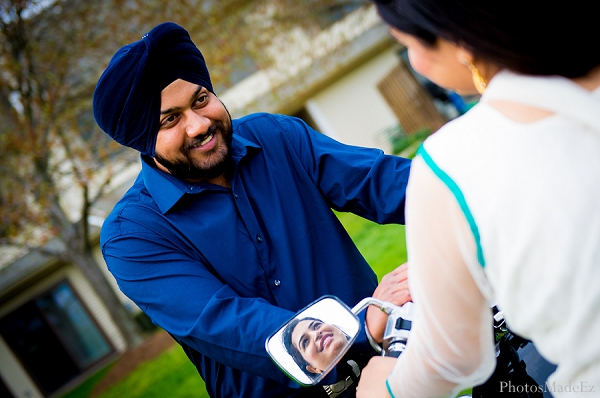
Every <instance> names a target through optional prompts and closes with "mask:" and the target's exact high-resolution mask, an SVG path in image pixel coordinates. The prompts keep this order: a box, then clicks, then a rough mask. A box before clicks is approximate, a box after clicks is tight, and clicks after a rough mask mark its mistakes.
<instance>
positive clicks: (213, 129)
mask: <svg viewBox="0 0 600 398" xmlns="http://www.w3.org/2000/svg"><path fill="white" fill-rule="evenodd" d="M224 130H225V126H224V125H223V123H221V122H214V123H213V124H211V125H210V126H209V127H208V130H207V131H206V133H204V134H202V135H199V136H196V137H194V138H192V139H191V140H190V141H189V142H188V143H187V144H186V145H185V146H184V148H183V151H184V152H186V153H187V152H189V151H191V150H192V149H194V148H195V147H197V146H200V144H201V143H202V141H204V139H205V138H206V137H208V136H209V135H211V134H212V135H216V134H217V133H219V132H223V131H224Z"/></svg>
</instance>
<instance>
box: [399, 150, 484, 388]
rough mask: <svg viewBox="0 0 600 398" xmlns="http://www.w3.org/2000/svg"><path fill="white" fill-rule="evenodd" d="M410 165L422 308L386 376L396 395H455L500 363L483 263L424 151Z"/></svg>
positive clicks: (417, 298)
mask: <svg viewBox="0 0 600 398" xmlns="http://www.w3.org/2000/svg"><path fill="white" fill-rule="evenodd" d="M412 167H413V169H412V171H411V178H410V183H409V187H408V191H407V198H408V199H407V227H406V228H407V232H406V234H407V249H408V255H409V258H408V261H409V263H410V264H411V266H410V268H409V283H410V289H411V294H412V297H413V299H414V302H415V304H416V305H417V308H418V310H417V311H418V315H417V318H416V319H415V322H413V328H412V330H411V334H410V337H409V341H408V345H407V349H406V351H405V352H404V353H403V354H402V355H401V356H400V357H399V359H398V361H397V363H396V365H395V367H394V369H393V371H392V373H391V374H390V375H389V377H388V379H387V383H388V387H389V389H390V391H391V392H392V393H393V396H394V397H395V398H400V397H430V396H431V397H442V396H444V397H445V396H454V395H456V394H457V393H458V392H460V391H461V390H463V389H465V388H468V387H471V386H474V385H477V384H481V383H482V382H484V381H485V380H486V379H487V378H488V377H489V376H490V375H491V373H492V371H493V369H494V367H495V364H496V360H495V350H494V335H493V320H492V312H491V309H490V305H489V304H488V302H487V300H486V299H485V298H484V296H483V295H482V294H481V291H480V289H479V287H478V284H477V283H476V282H475V280H481V278H482V277H483V271H482V269H481V266H479V264H478V263H477V257H476V247H475V241H474V238H473V235H472V233H471V231H470V229H469V225H468V223H467V220H466V218H465V216H464V214H463V212H462V210H461V208H460V206H459V204H458V203H457V201H456V200H455V198H454V196H453V194H452V192H451V191H450V190H449V189H448V188H447V187H446V185H444V184H443V182H442V181H441V180H440V179H439V178H437V177H436V175H435V174H434V173H433V171H432V170H431V169H430V168H429V167H428V166H427V165H426V164H425V162H423V160H422V159H421V158H416V159H415V160H414V161H413V166H412ZM473 274H474V275H476V277H475V278H474V277H473Z"/></svg>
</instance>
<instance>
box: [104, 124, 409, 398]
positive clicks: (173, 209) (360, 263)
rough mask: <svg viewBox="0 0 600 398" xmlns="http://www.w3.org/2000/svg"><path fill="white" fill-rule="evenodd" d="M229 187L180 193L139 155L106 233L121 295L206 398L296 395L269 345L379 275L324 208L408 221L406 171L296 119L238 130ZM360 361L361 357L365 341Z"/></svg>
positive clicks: (187, 188)
mask: <svg viewBox="0 0 600 398" xmlns="http://www.w3.org/2000/svg"><path fill="white" fill-rule="evenodd" d="M233 129H234V135H233V143H232V156H233V159H234V163H235V171H234V173H233V176H232V178H231V189H227V188H224V187H221V186H216V185H212V184H208V183H188V182H184V181H182V180H179V179H177V178H175V177H173V176H171V175H169V174H167V173H164V172H162V171H160V170H158V169H157V168H155V167H154V166H153V165H154V162H153V160H152V159H150V158H145V157H142V171H141V172H140V174H139V176H138V178H137V180H136V181H135V183H134V185H133V186H132V187H131V188H130V189H129V191H128V192H127V193H126V194H125V196H124V197H123V198H122V199H121V200H120V201H119V202H118V203H117V205H116V206H115V208H114V210H113V211H112V213H111V214H110V215H109V217H108V218H107V219H106V221H105V222H104V225H103V227H102V233H101V239H100V240H101V247H102V253H103V255H104V258H105V260H106V263H107V264H108V268H109V270H110V272H111V273H112V274H113V275H114V277H115V278H116V280H117V282H118V285H119V287H120V289H121V290H122V291H123V292H124V293H125V294H126V295H127V296H128V297H129V298H131V299H132V300H133V301H134V302H135V303H136V304H137V305H138V306H139V307H140V308H141V309H142V310H143V311H144V312H145V313H146V314H148V316H149V317H150V318H151V319H152V321H153V322H154V323H155V324H157V325H158V326H160V327H162V328H164V329H165V330H166V331H168V332H169V333H170V334H171V335H172V336H173V337H174V338H175V339H176V340H177V341H178V342H179V343H180V344H181V345H182V346H183V348H184V350H185V351H186V353H187V354H188V356H189V357H190V359H191V360H192V361H193V362H194V364H195V365H196V366H197V368H198V370H199V372H200V374H201V376H202V378H203V379H204V380H205V382H206V388H207V390H208V392H209V394H210V395H211V396H214V397H246V398H247V397H260V398H265V397H285V396H293V395H294V394H295V392H297V391H298V388H299V386H298V385H296V384H295V383H293V382H291V381H290V380H289V379H288V378H287V377H286V376H285V375H284V374H283V372H281V371H280V370H279V369H278V368H277V367H276V366H275V365H274V363H273V362H272V361H271V360H270V358H269V356H268V354H267V352H266V351H265V340H266V339H267V337H268V336H269V335H270V334H271V333H273V332H274V331H275V330H276V329H277V328H279V327H280V326H281V325H282V324H283V323H284V322H286V321H287V320H289V319H290V318H291V317H292V316H293V315H294V314H295V312H296V311H298V310H300V309H302V308H303V307H305V306H306V305H308V304H309V303H311V302H312V301H314V300H316V299H317V298H319V297H321V296H323V295H326V294H331V295H335V296H337V297H339V298H340V299H341V300H342V301H344V302H345V303H346V304H347V305H348V306H350V307H352V306H354V305H355V304H356V303H358V302H359V301H360V300H361V299H363V298H364V297H369V296H371V295H372V293H373V291H374V289H375V287H376V285H377V278H376V276H375V274H374V273H373V271H372V270H371V268H370V267H369V265H368V264H367V263H366V261H365V260H364V258H363V257H362V255H361V254H360V253H359V251H358V249H357V248H356V246H355V245H354V243H353V242H352V240H351V239H350V237H349V236H348V234H347V233H346V231H345V230H344V228H343V227H342V225H341V224H340V222H339V221H338V219H337V217H336V216H335V214H334V212H333V211H332V210H331V209H336V210H339V211H348V212H353V213H355V214H358V215H360V216H363V217H365V218H367V219H369V220H372V221H375V222H377V223H404V198H405V189H406V183H407V180H408V174H409V168H410V161H409V160H407V159H403V158H399V157H396V156H391V155H385V154H384V153H383V152H382V151H381V150H377V149H369V148H360V147H354V146H348V145H344V144H341V143H339V142H337V141H334V140H332V139H330V138H328V137H327V136H325V135H323V134H320V133H318V132H316V131H314V130H313V129H311V128H310V127H309V126H307V125H306V124H305V123H304V122H302V121H301V120H300V119H296V118H292V117H288V116H282V115H270V114H254V115H250V116H246V117H244V118H241V119H237V120H234V121H233ZM353 349H354V350H358V349H363V350H368V349H369V348H368V343H366V341H365V338H364V333H363V335H362V336H360V338H359V339H357V343H356V344H355V345H354V347H353Z"/></svg>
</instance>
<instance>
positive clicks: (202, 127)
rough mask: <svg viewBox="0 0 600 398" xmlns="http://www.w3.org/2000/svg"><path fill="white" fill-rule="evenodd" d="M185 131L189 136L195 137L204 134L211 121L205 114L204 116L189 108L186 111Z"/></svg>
mask: <svg viewBox="0 0 600 398" xmlns="http://www.w3.org/2000/svg"><path fill="white" fill-rule="evenodd" d="M185 123H186V125H185V132H186V134H187V135H188V137H190V138H193V137H197V136H199V135H202V134H206V132H207V131H208V129H209V127H210V124H211V121H210V119H208V118H207V117H205V116H202V115H200V114H198V113H196V112H194V111H193V110H191V109H190V110H188V111H187V112H186V113H185Z"/></svg>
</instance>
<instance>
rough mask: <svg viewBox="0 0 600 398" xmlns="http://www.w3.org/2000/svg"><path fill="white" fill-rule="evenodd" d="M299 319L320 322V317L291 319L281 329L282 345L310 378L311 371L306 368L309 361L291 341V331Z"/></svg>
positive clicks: (311, 375)
mask: <svg viewBox="0 0 600 398" xmlns="http://www.w3.org/2000/svg"><path fill="white" fill-rule="evenodd" d="M301 321H319V322H322V321H321V320H320V319H317V318H312V317H306V318H295V319H292V321H291V322H290V323H288V325H287V326H286V327H285V329H284V330H283V335H282V339H283V345H284V346H285V349H286V351H287V352H288V354H290V355H291V356H292V358H293V359H294V361H295V362H296V363H297V364H298V366H299V367H300V369H302V371H303V372H304V373H305V374H306V375H307V376H308V377H310V378H312V377H313V373H312V372H310V371H309V370H308V369H307V366H308V365H310V363H309V362H308V361H307V360H306V359H304V358H303V357H302V354H300V351H298V349H297V348H296V346H294V344H293V343H292V333H293V332H294V329H295V328H296V325H298V323H300V322H301Z"/></svg>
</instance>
